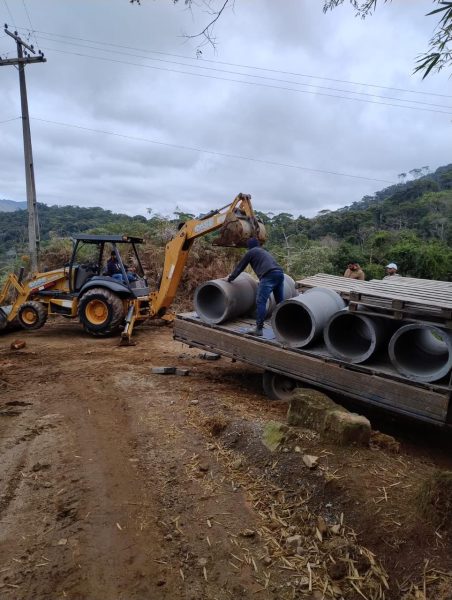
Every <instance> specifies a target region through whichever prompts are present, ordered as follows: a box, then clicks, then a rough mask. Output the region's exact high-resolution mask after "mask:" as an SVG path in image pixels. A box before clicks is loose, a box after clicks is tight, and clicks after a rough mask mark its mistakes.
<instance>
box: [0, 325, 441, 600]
mask: <svg viewBox="0 0 452 600" xmlns="http://www.w3.org/2000/svg"><path fill="white" fill-rule="evenodd" d="M18 337H19V338H20V339H23V340H25V341H26V347H25V348H24V349H22V350H18V351H12V350H10V344H11V342H12V341H13V340H14V339H17V338H18ZM117 341H118V340H117V339H114V338H113V339H104V340H102V339H94V338H92V337H89V336H87V335H85V334H84V333H83V332H82V331H81V329H80V328H79V326H78V325H77V324H72V323H66V322H64V323H50V324H47V325H46V326H45V327H44V328H43V329H41V330H40V331H37V332H30V333H24V332H15V333H9V334H6V335H2V336H1V337H0V598H1V599H2V600H13V599H14V600H16V599H17V600H49V599H54V598H55V599H57V598H58V599H59V598H68V599H73V600H79V599H80V600H82V599H83V600H129V599H130V600H169V599H171V600H178V599H184V600H203V599H206V600H214V599H218V600H223V599H234V600H235V599H237V600H239V599H253V598H257V599H260V598H261V599H266V600H269V599H271V600H276V599H286V598H287V599H289V598H290V599H293V598H311V599H312V600H320V599H321V598H346V600H355V599H362V598H368V599H369V600H370V599H371V598H374V599H377V598H386V599H398V598H404V599H406V600H411V599H413V600H415V599H416V600H423V599H426V598H430V599H432V600H446V599H448V600H450V599H451V598H452V541H451V537H452V535H451V532H450V514H449V515H448V516H446V517H445V518H443V519H441V518H440V519H439V520H438V518H435V519H434V518H433V517H432V518H430V517H429V516H428V511H427V514H421V513H420V511H419V509H418V490H419V487H420V486H421V485H422V482H423V481H424V480H425V479H426V478H427V477H429V476H430V475H431V474H432V473H433V472H434V470H435V469H436V468H437V467H441V468H443V469H444V468H446V469H447V468H449V469H450V468H452V458H451V453H450V446H448V442H447V437H445V436H443V437H440V436H437V435H436V433H433V434H432V433H431V432H429V431H427V430H425V429H424V428H416V429H413V428H410V427H408V426H406V425H403V426H402V425H399V424H398V423H397V422H396V423H394V421H391V422H389V421H388V422H379V423H378V422H376V424H377V425H378V426H379V427H380V428H382V427H383V428H384V427H386V425H387V427H388V430H390V431H391V433H394V432H396V433H399V434H400V435H399V436H398V439H399V441H401V450H400V452H399V453H394V452H391V451H390V449H385V448H381V447H378V446H373V447H371V448H361V449H358V448H348V449H343V448H339V447H337V446H331V445H329V444H328V443H325V442H324V441H322V440H321V439H320V438H319V436H318V435H317V434H315V433H313V432H311V431H305V430H295V429H294V430H289V431H288V432H287V434H286V439H285V440H284V441H283V443H282V444H280V446H279V447H278V449H277V450H275V451H273V452H271V451H270V450H268V449H267V448H266V447H265V446H264V445H263V443H262V431H263V429H264V427H265V425H266V423H268V421H271V420H273V421H281V422H285V414H286V410H287V406H285V405H284V404H278V403H270V402H268V401H267V400H266V399H265V397H264V396H263V395H262V392H261V387H260V373H259V372H258V371H257V370H256V369H253V368H251V367H247V366H246V365H240V364H237V363H235V364H233V363H231V362H230V361H228V360H226V359H221V360H219V361H216V362H210V361H205V360H202V359H201V358H199V351H198V350H196V349H188V348H187V347H184V346H182V345H181V344H180V343H178V342H174V341H173V340H172V331H171V328H169V327H163V328H156V327H151V326H145V327H143V328H141V329H140V330H137V331H136V341H137V346H135V347H130V348H119V347H117ZM161 365H174V366H179V367H188V368H189V369H190V374H189V375H188V376H186V377H183V376H176V375H153V374H151V367H152V366H161ZM372 418H374V417H372ZM305 453H307V454H310V455H315V456H317V457H318V467H317V468H315V469H313V470H309V469H308V468H307V467H306V466H305V465H304V464H303V461H302V458H301V457H302V455H303V454H305ZM297 536H298V537H297Z"/></svg>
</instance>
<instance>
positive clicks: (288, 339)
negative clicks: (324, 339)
mask: <svg viewBox="0 0 452 600" xmlns="http://www.w3.org/2000/svg"><path fill="white" fill-rule="evenodd" d="M344 307H345V302H344V301H343V300H342V298H341V297H340V296H339V294H336V292H334V291H333V290H330V289H328V288H320V287H318V288H313V289H311V290H308V291H307V292H305V293H304V294H300V295H299V296H296V297H295V298H291V299H290V300H285V301H284V302H281V304H280V305H279V306H277V307H276V310H275V312H274V313H273V317H272V327H273V331H274V333H275V336H276V338H277V339H278V340H279V341H281V342H284V343H285V344H287V345H289V346H291V347H293V348H304V347H305V346H307V345H308V344H310V343H311V342H313V341H314V340H316V339H318V338H319V337H321V335H322V333H323V328H324V327H325V325H326V323H327V321H328V319H329V318H330V317H331V316H332V315H333V314H334V313H336V312H337V311H338V310H342V309H343V308H344Z"/></svg>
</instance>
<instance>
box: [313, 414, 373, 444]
mask: <svg viewBox="0 0 452 600" xmlns="http://www.w3.org/2000/svg"><path fill="white" fill-rule="evenodd" d="M370 432H371V427H370V422H369V420H368V419H366V417H363V416H362V415H357V414H355V413H349V412H346V411H344V410H333V411H328V412H327V413H326V415H325V424H324V430H323V434H324V436H326V437H328V438H329V439H330V440H331V441H333V442H336V443H337V444H340V445H342V446H351V445H357V446H368V445H369V441H370Z"/></svg>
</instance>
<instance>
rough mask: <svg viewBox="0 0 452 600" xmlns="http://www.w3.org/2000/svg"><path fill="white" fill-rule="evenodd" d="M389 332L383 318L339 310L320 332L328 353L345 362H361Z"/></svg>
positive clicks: (376, 347) (386, 339) (378, 347)
mask: <svg viewBox="0 0 452 600" xmlns="http://www.w3.org/2000/svg"><path fill="white" fill-rule="evenodd" d="M391 331H393V329H392V328H391V327H390V324H389V323H388V322H387V319H386V320H385V319H380V318H379V317H367V316H366V315H362V314H360V313H359V312H358V313H356V312H349V311H348V309H345V310H341V311H339V312H337V313H336V314H334V315H333V316H332V317H330V319H329V320H328V323H327V324H326V326H325V329H324V331H323V337H324V340H325V344H326V347H327V348H328V350H329V352H330V354H332V356H335V357H336V358H339V359H341V360H344V361H346V362H349V363H354V364H358V363H363V362H365V361H366V360H368V359H369V358H371V357H372V356H374V354H375V353H376V352H378V350H380V349H381V348H383V347H384V346H385V345H386V343H387V342H388V340H389V336H390V335H391Z"/></svg>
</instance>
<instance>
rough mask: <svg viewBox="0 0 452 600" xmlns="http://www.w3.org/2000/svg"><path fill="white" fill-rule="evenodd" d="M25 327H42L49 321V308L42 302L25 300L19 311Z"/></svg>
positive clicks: (19, 319) (19, 317) (19, 316)
mask: <svg viewBox="0 0 452 600" xmlns="http://www.w3.org/2000/svg"><path fill="white" fill-rule="evenodd" d="M17 320H18V321H19V324H20V326H21V327H22V328H23V329H40V328H41V327H42V326H43V325H44V323H45V322H46V321H47V308H46V307H45V306H44V305H43V304H41V303H40V302H35V301H33V300H31V301H30V302H24V303H23V304H22V306H21V307H20V308H19V312H18V313H17Z"/></svg>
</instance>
